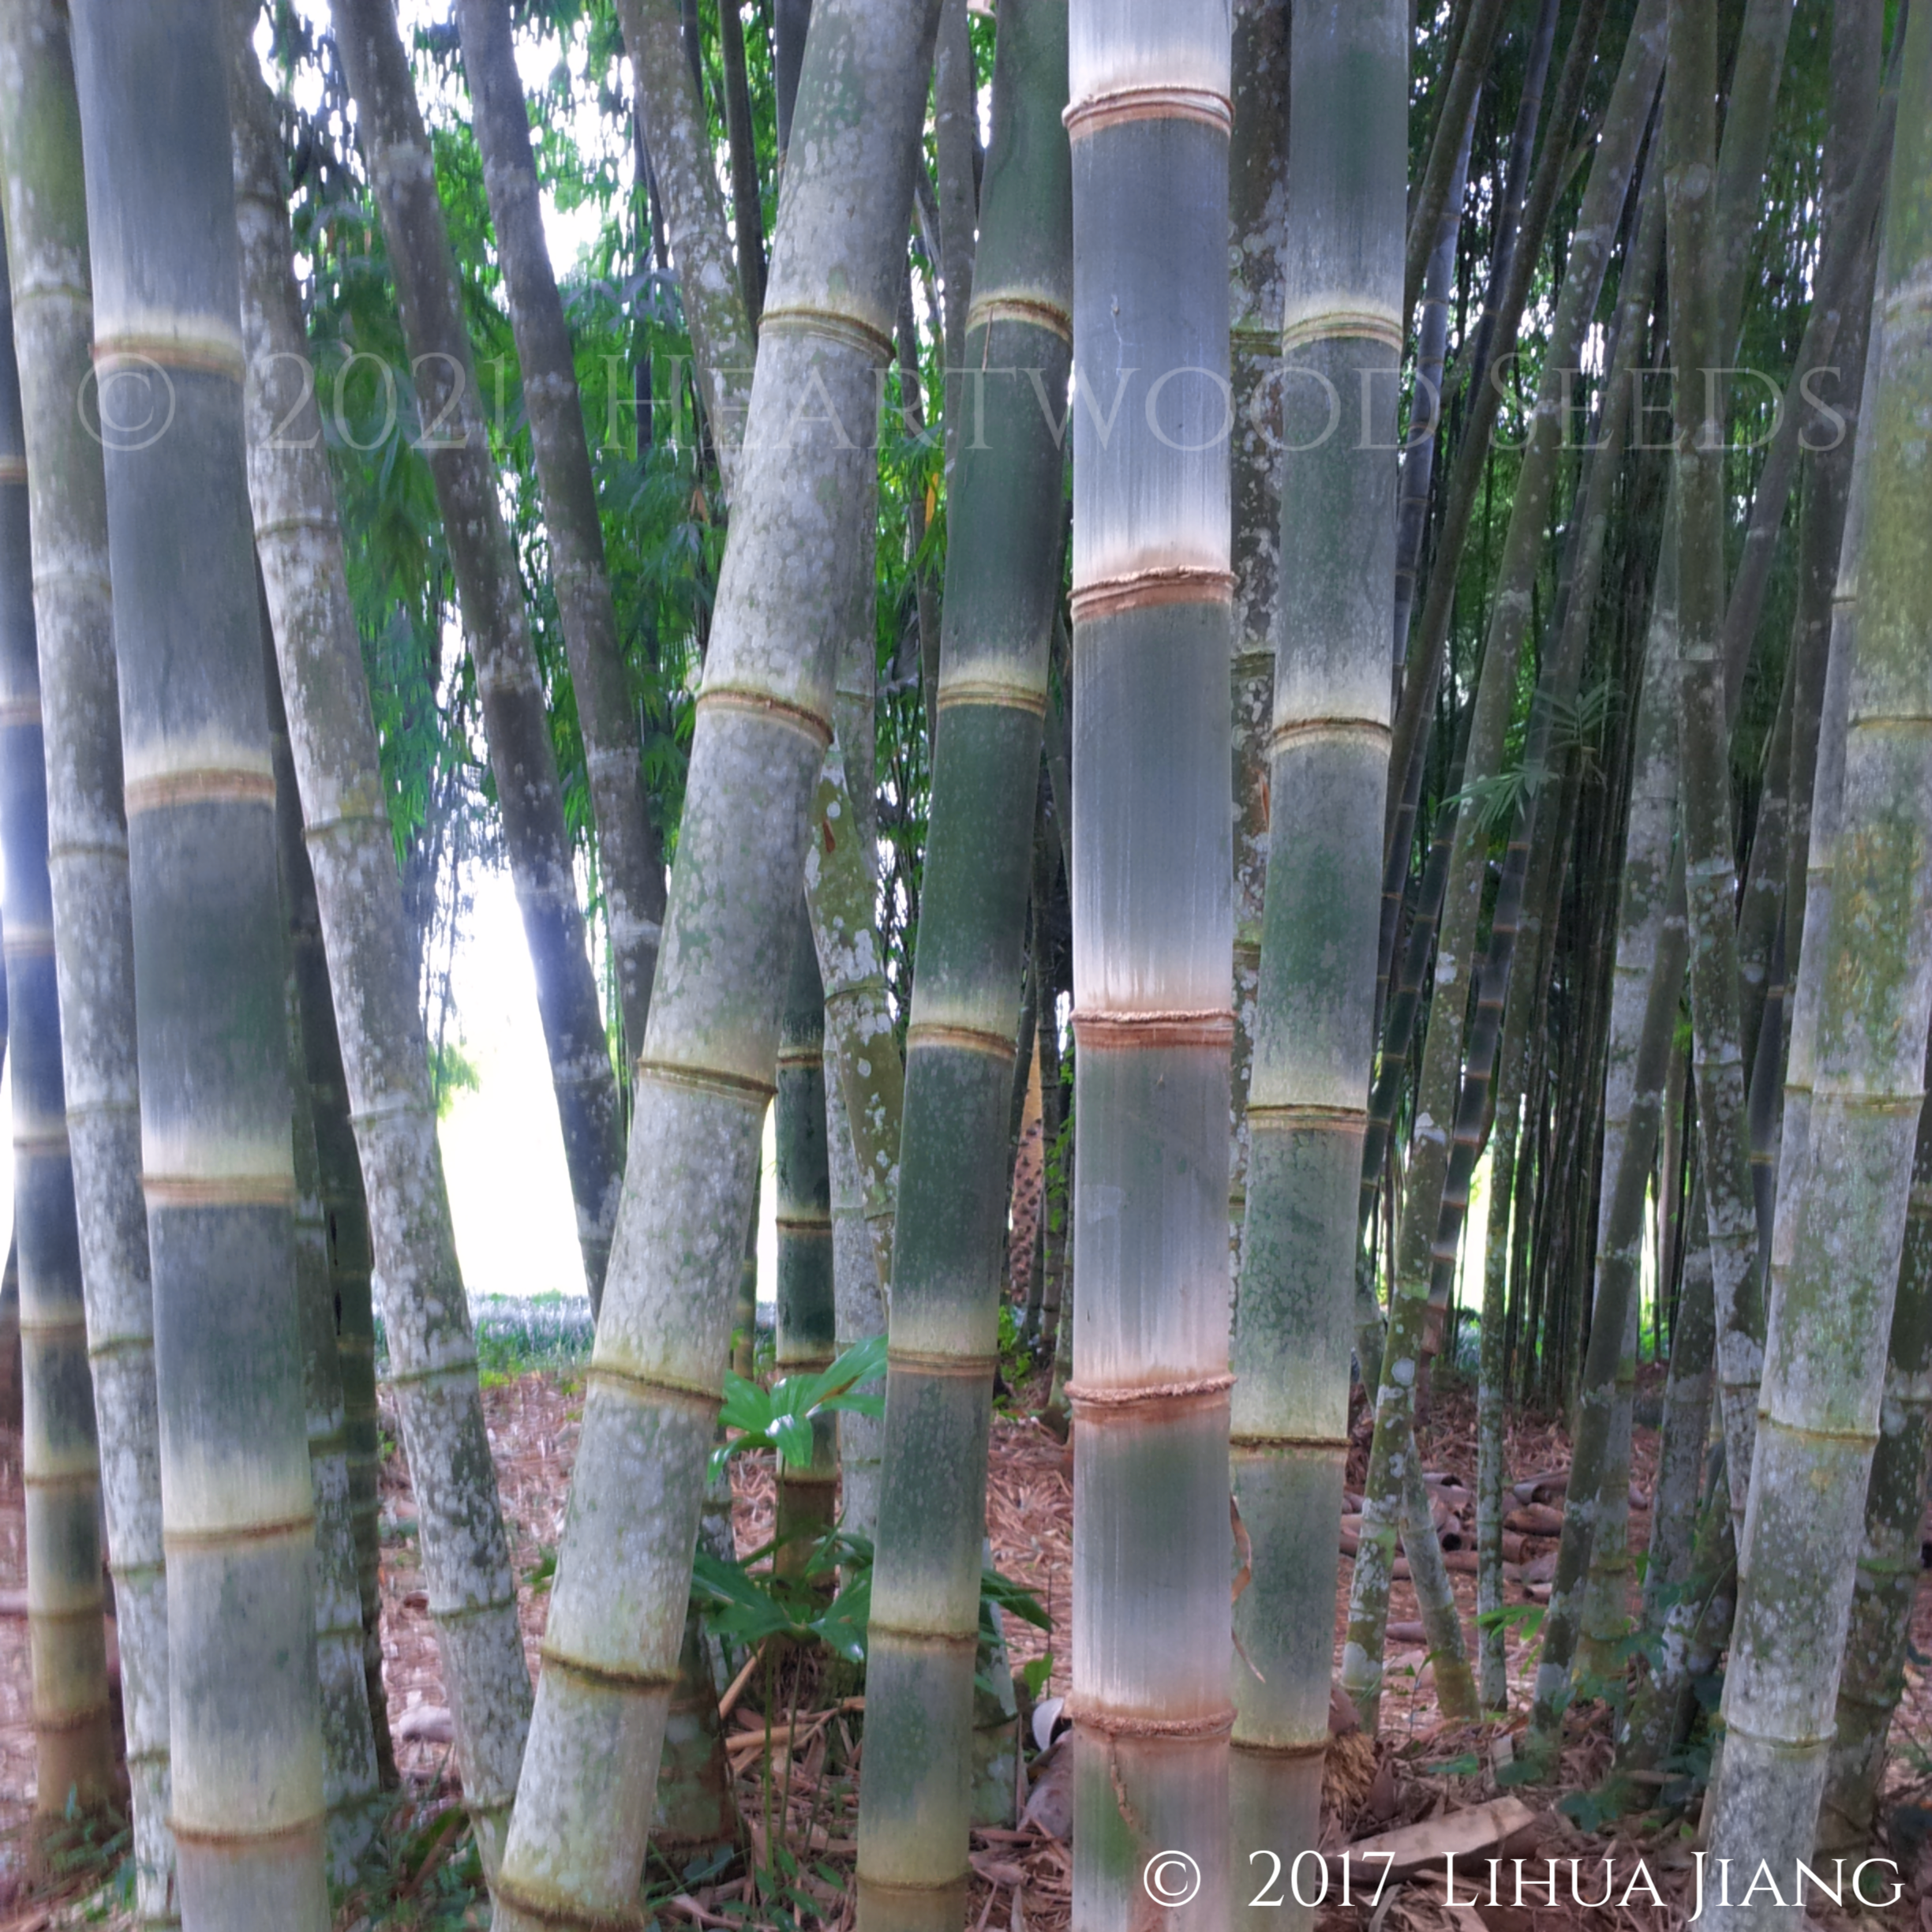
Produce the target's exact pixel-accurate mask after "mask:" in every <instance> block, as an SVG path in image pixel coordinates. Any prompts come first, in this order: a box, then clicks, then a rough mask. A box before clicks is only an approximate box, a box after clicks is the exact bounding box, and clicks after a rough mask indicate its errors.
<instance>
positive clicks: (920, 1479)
mask: <svg viewBox="0 0 1932 1932" xmlns="http://www.w3.org/2000/svg"><path fill="white" fill-rule="evenodd" d="M816 31H817V30H816V28H814V32H816ZM1066 36H1067V7H1066V0H1008V3H1007V6H1006V7H1005V10H1004V11H1003V12H1002V15H1001V17H1000V25H999V39H998V51H997V57H996V67H995V71H994V89H993V107H994V130H993V144H992V148H991V152H990V155H989V156H988V159H987V182H986V221H985V223H984V228H983V236H982V241H981V254H980V262H979V283H978V290H977V294H975V300H974V307H973V316H972V328H971V329H970V331H969V332H968V338H967V343H968V347H967V351H966V353H967V356H968V361H970V363H971V364H972V366H973V367H974V368H975V369H982V370H983V371H984V372H985V373H984V375H983V377H981V378H979V379H978V380H977V383H976V387H977V388H978V389H979V398H978V400H977V402H976V403H975V410H977V411H978V412H979V414H978V421H979V425H981V426H980V429H979V432H978V433H976V434H975V435H974V436H971V437H968V438H967V439H966V440H964V442H963V444H962V445H961V447H960V453H959V459H958V466H957V469H956V470H954V473H953V486H952V490H951V498H950V501H951V507H950V509H949V515H948V530H949V541H948V545H947V561H946V569H947V586H946V597H945V620H944V622H945V631H944V638H943V646H942V658H941V670H940V681H939V687H938V743H937V747H936V751H935V756H934V768H933V791H932V803H931V807H930V832H929V834H928V840H927V853H926V863H925V871H924V883H923V891H922V894H921V900H920V909H919V911H920V916H919V949H918V958H917V960H916V961H915V970H914V973H913V982H912V984H913V992H912V1015H911V1025H910V1027H909V1028H908V1032H907V1036H906V1042H907V1053H906V1086H905V1127H904V1139H903V1142H902V1148H901V1160H900V1182H899V1193H900V1212H899V1217H898V1222H897V1227H898V1237H897V1253H896V1256H895V1258H894V1264H893V1300H892V1308H891V1316H892V1320H891V1327H890V1331H889V1333H890V1337H891V1356H890V1367H889V1372H888V1375H887V1380H886V1434H885V1443H884V1461H883V1466H882V1472H881V1474H882V1486H881V1492H880V1503H879V1526H878V1560H877V1564H876V1567H875V1569H874V1578H873V1586H872V1621H871V1641H870V1651H869V1660H868V1679H867V1693H866V1695H867V1732H866V1735H867V1745H866V1755H865V1758H864V1762H863V1771H862V1774H861V1775H862V1786H861V1796H860V1810H859V1915H860V1923H861V1924H862V1926H864V1927H866V1928H867V1932H873V1929H874V1928H875V1927H876V1928H879V1929H880V1932H926V1929H927V1928H934V1929H936V1932H953V1928H955V1927H957V1925H958V1924H959V1922H960V1915H961V1913H962V1911H964V1900H965V1890H966V1884H967V1877H968V1868H967V1849H968V1845H967V1827H968V1807H969V1803H970V1800H971V1795H972V1793H971V1783H970V1773H971V1769H972V1765H971V1753H970V1746H971V1739H972V1713H973V1675H974V1657H975V1646H974V1642H973V1638H974V1634H975V1632H976V1631H978V1628H979V1574H980V1548H981V1544H982V1541H983V1538H984V1537H985V1534H986V1493H985V1485H986V1461H987V1440H988V1434H989V1431H990V1425H991V1408H992V1383H993V1373H994V1366H995V1365H996V1363H997V1361H998V1307H999V1271H1000V1256H1001V1249H1002V1234H1003V1232H1004V1222H1005V1208H1006V1180H1007V1164H1006V1155H1007V1146H1008V1138H1007V1135H1008V1125H1009V1118H1008V1110H1009V1106H1010V1103H1011V1094H1012V1086H1013V1055H1014V1045H1013V1039H1014V1033H1015V1030H1016V1028H1017V1025H1018V1023H1019V1018H1020V1015H1019V998H1018V995H1019V991H1020V950H1021V945H1022V942H1023V940H1024V934H1025V922H1026V909H1027V899H1028V887H1029V883H1030V880H1031V875H1032V846H1033V833H1034V825H1035V811H1034V806H1035V799H1036V798H1037V796H1038V786H1037V777H1038V773H1039V759H1040V719H1041V716H1042V714H1043V712H1044V711H1045V710H1046V707H1047V665H1048V655H1049V651H1050V643H1051V638H1052V632H1053V613H1054V609H1055V608H1056V607H1057V605H1058V601H1059V590H1060V558H1061V506H1062V503H1063V500H1064V496H1063V492H1064V488H1065V485H1064V482H1063V477H1064V467H1063V462H1062V458H1061V453H1060V450H1059V447H1058V445H1057V444H1056V443H1055V442H1054V438H1053V436H1052V433H1051V430H1050V426H1049V425H1048V424H1047V421H1046V420H1045V418H1044V417H1043V414H1042V413H1041V411H1040V410H1039V403H1038V399H1037V397H1036V396H1035V392H1034V389H1033V386H1032V380H1030V379H1029V376H1028V371H1029V370H1033V371H1037V372H1038V373H1039V380H1040V381H1041V382H1042V384H1043V386H1044V388H1043V392H1044V393H1045V394H1047V395H1052V396H1058V395H1062V394H1064V393H1065V383H1066V378H1067V373H1068V364H1069V346H1070V343H1069V338H1070V335H1071V324H1070V320H1069V316H1070V310H1071V306H1072V291H1071V288H1070V286H1069V284H1070V281H1071V267H1072V255H1071V249H1072V243H1071V234H1070V226H1069V224H1070V222H1071V219H1072V213H1071V189H1070V187H1069V174H1068V169H1069V159H1068V148H1067V143H1066V137H1065V134H1064V133H1063V132H1062V131H1061V124H1060V112H1061V108H1062V107H1064V105H1065V101H1066V97H1067V96H1066V82H1067V40H1066Z"/></svg>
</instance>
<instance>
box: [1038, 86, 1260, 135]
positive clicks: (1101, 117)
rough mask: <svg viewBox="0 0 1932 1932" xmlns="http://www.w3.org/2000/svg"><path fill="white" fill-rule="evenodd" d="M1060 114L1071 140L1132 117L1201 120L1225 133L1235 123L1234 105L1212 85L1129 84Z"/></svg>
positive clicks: (1131, 119) (1137, 119) (1145, 119)
mask: <svg viewBox="0 0 1932 1932" xmlns="http://www.w3.org/2000/svg"><path fill="white" fill-rule="evenodd" d="M1060 118H1061V122H1062V123H1063V125H1065V129H1066V131H1067V138H1068V139H1069V140H1080V138H1081V137H1082V136H1083V135H1087V134H1097V133H1099V132H1100V131H1101V130H1102V129H1103V128H1110V127H1118V126H1121V125H1125V123H1126V122H1129V121H1198V122H1200V123H1201V124H1202V125H1204V126H1206V127H1211V128H1213V129H1216V130H1217V131H1218V132H1219V133H1223V134H1225V133H1227V132H1228V131H1229V130H1230V129H1231V128H1232V127H1233V126H1234V106H1233V104H1232V103H1230V100H1229V99H1228V97H1227V96H1226V95H1225V94H1222V93H1220V92H1217V91H1216V90H1215V88H1190V87H1125V88H1109V89H1108V90H1107V91H1106V92H1105V93H1102V94H1090V95H1088V96H1087V98H1086V99H1084V100H1076V101H1075V102H1074V103H1073V104H1072V105H1071V106H1070V107H1068V108H1067V109H1066V110H1065V112H1063V113H1062V114H1061V117H1060Z"/></svg>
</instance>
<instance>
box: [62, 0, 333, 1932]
mask: <svg viewBox="0 0 1932 1932" xmlns="http://www.w3.org/2000/svg"><path fill="white" fill-rule="evenodd" d="M72 17H73V46H74V66H75V77H76V80H77V93H78V96H79V100H80V122H81V131H82V137H83V145H84V152H85V157H86V174H87V200H88V231H89V249H90V254H91V256H92V271H93V286H94V363H95V369H96V370H97V372H99V380H100V381H101V382H102V383H103V384H104V385H110V384H114V383H116V382H125V383H128V384H131V385H132V387H133V391H135V392H136V393H140V392H143V391H144V392H145V393H146V394H147V395H148V396H149V397H150V398H151V399H152V400H153V401H154V402H155V406H157V408H158V407H159V406H160V396H159V395H158V394H157V391H162V392H164V393H165V395H166V397H167V403H168V406H169V408H170V412H171V414H170V420H169V427H168V431H167V433H166V434H164V435H161V436H155V437H153V438H152V440H144V441H143V440H140V439H133V438H130V439H128V440H127V443H123V442H121V441H119V440H117V439H116V438H114V437H113V436H109V437H107V439H106V447H105V448H104V450H103V458H104V464H105V470H106V477H107V527H108V550H109V556H110V564H111V567H112V572H113V578H114V630H115V646H116V653H117V657H118V670H119V675H120V691H121V722H122V751H123V758H124V767H125V798H126V805H127V813H128V849H129V879H130V887H131V892H130V897H131V901H132V904H133V930H134V968H135V970H134V987H135V1013H136V1021H137V1040H138V1046H139V1055H140V1108H141V1163H142V1178H143V1183H144V1188H145V1190H146V1194H147V1201H148V1240H149V1246H150V1252H151V1260H152V1274H153V1285H154V1309H155V1380H156V1383H157V1387H158V1392H159V1414H160V1442H161V1467H162V1507H163V1534H164V1537H165V1541H166V1545H167V1590H168V1632H169V1670H168V1691H169V1711H170V1761H171V1769H172V1774H173V1794H172V1810H171V1814H170V1823H171V1825H172V1826H173V1829H174V1840H175V1851H176V1868H177V1870H178V1874H179V1879H180V1886H181V1902H182V1919H183V1922H184V1923H185V1924H187V1925H189V1926H193V1928H195V1932H254V1929H255V1928H257V1927H260V1926H263V1925H275V1926H287V1927H289V1928H290V1932H326V1929H327V1927H328V1924H329V1900H328V1886H327V1884H326V1881H325V1878H324V1824H325V1814H324V1801H323V1754H322V1740H321V1731H320V1717H319V1712H318V1698H317V1688H316V1618H315V1599H314V1588H313V1575H312V1571H313V1532H314V1501H313V1488H312V1485H311V1480H310V1474H309V1450H308V1443H307V1440H306V1431H305V1426H304V1416H305V1405H304V1402H303V1396H302V1377H301V1354H300V1348H299V1342H298V1314H297V1307H296V1299H295V1296H296V1282H295V1271H294V1253H293V1236H294V1230H293V1226H292V1215H291V1211H292V1208H293V1206H294V1170H293V1165H292V1152H291V1147H290V1097H289V1084H288V1032H287V1014H286V998H285V987H286V928H285V927H284V924H283V919H282V915H281V908H280V904H279V894H278V889H277V882H276V852H275V780H274V775H273V770H272V767H271V760H270V755H269V747H268V708H267V702H266V694H265V692H264V688H263V678H262V650H261V618H260V602H259V597H258V592H257V590H256V578H255V570H254V560H253V541H252V532H251V530H250V523H249V498H248V489H247V477H246V474H245V466H244V462H243V449H244V431H243V400H242V383H243V378H244V375H245V367H246V364H245V356H244V350H243V345H242V341H241V335H240V332H239V329H238V323H237V316H238V309H239V289H238V259H237V245H236V238H235V229H234V224H233V223H232V222H231V221H230V220H229V219H227V211H228V209H229V208H230V207H231V206H232V174H231V159H230V151H229V116H228V103H227V58H226V54H227V47H226V39H227V24H228V23H227V19H226V18H225V17H224V16H223V13H221V12H220V11H219V10H218V9H216V8H215V7H214V6H211V5H208V4H206V3H205V0H192V3H191V0H170V3H169V4H155V5H152V6H148V7H144V8H143V9H140V12H139V13H136V14H130V13H128V12H127V11H126V9H123V8H120V7H114V6H107V5H103V4H100V0H87V3H86V4H82V5H77V6H74V7H73V9H72ZM163 76H165V77H166V78H165V83H164V84H158V83H157V77H163ZM160 153H165V154H167V156H168V157H169V165H168V166H167V167H166V168H158V167H155V165H154V157H155V155H157V154H160ZM211 209H212V210H214V211H215V212H217V214H218V215H220V216H221V219H215V220H211V219H210V218H209V211H210V210H211ZM117 420H122V419H121V418H117ZM137 441H139V442H140V444H141V446H140V447H129V446H128V444H132V443H135V442H137Z"/></svg>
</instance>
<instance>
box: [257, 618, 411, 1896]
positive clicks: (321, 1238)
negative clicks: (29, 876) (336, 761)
mask: <svg viewBox="0 0 1932 1932" xmlns="http://www.w3.org/2000/svg"><path fill="white" fill-rule="evenodd" d="M262 615H263V623H262V631H261V644H262V655H263V669H262V678H263V683H264V686H265V687H266V688H267V693H268V733H269V736H268V751H269V758H270V760H271V763H272V766H273V769H274V773H275V845H276V856H277V859H278V861H279V875H280V883H281V889H282V904H283V917H284V919H286V938H287V959H288V969H287V970H288V981H287V987H288V990H287V994H286V1000H287V1012H288V1021H287V1024H288V1052H289V1096H290V1114H291V1116H292V1118H293V1123H294V1133H293V1136H292V1141H293V1147H294V1166H295V1213H294V1251H295V1293H296V1301H297V1315H298V1321H299V1324H300V1331H301V1365H302V1392H303V1395H304V1397H305V1401H306V1403H307V1410H308V1414H307V1422H308V1435H309V1481H310V1483H311V1485H312V1486H313V1490H314V1494H315V1573H314V1574H315V1605H316V1671H317V1676H318V1679H319V1681H320V1686H321V1694H322V1703H321V1712H322V1797H323V1802H324V1804H325V1805H326V1806H327V1807H328V1860H329V1876H330V1878H331V1881H333V1882H334V1883H335V1884H337V1885H350V1884H353V1883H354V1881H355V1878H356V1875H357V1871H358V1867H359V1866H360V1864H361V1858H362V1855H363V1853H364V1852H365V1851H366V1850H367V1848H368V1847H369V1842H370V1840H372V1839H373V1837H374V1836H375V1831H376V1817H375V1803H376V1791H377V1788H378V1781H379V1780H378V1776H377V1768H376V1735H375V1732H374V1730H373V1727H372V1723H371V1718H372V1713H371V1711H370V1709H369V1683H368V1679H367V1677H366V1675H365V1645H364V1634H363V1627H362V1596H361V1582H360V1579H359V1577H358V1567H357V1552H356V1544H355V1529H354V1492H353V1491H352V1489H351V1488H350V1480H349V1426H348V1418H347V1414H346V1409H345V1406H344V1402H343V1376H342V1363H341V1359H340V1357H339V1356H338V1354H337V1353H336V1348H335V1279H334V1277H333V1275H332V1273H331V1268H330V1265H329V1238H328V1213H327V1210H326V1208H325V1207H324V1204H323V1198H322V1169H321V1162H320V1157H319V1155H318V1154H317V1151H316V1125H315V1114H314V1109H313V1103H312V1101H311V1099H310V1096H309V1058H310V1055H309V1049H308V1046H307V1042H306V1037H305V1036H306V1032H307V1029H306V1027H305V1008H306V1005H307V1004H308V1002H307V1000H306V998H305V994H304V987H305V983H306V982H307V981H308V980H309V979H312V978H313V975H316V973H318V972H319V973H320V975H322V978H323V979H324V990H325V991H326V985H327V976H328V968H327V967H326V965H325V964H324V962H323V958H322V927H321V920H320V915H318V913H317V912H316V903H315V875H314V874H313V872H312V871H311V870H310V869H309V855H308V852H307V850H306V848H305V846H304V844H303V843H302V822H301V799H300V797H299V796H298V795H297V792H296V788H295V762H294V757H293V755H292V754H291V753H290V750H289V740H288V717H287V713H286V711H285V710H284V709H283V703H282V685H281V679H280V674H279V672H278V671H277V670H276V668H275V644H274V640H273V638H272V637H271V634H270V631H269V627H268V622H267V617H268V613H267V611H266V610H265V609H264V612H263V613H262ZM377 1655H378V1657H379V1658H380V1648H379V1649H378V1652H377ZM380 1682H381V1679H380V1675H379V1676H378V1678H377V1687H378V1688H379V1689H380ZM385 1728H387V1727H386V1726H385Z"/></svg>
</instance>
